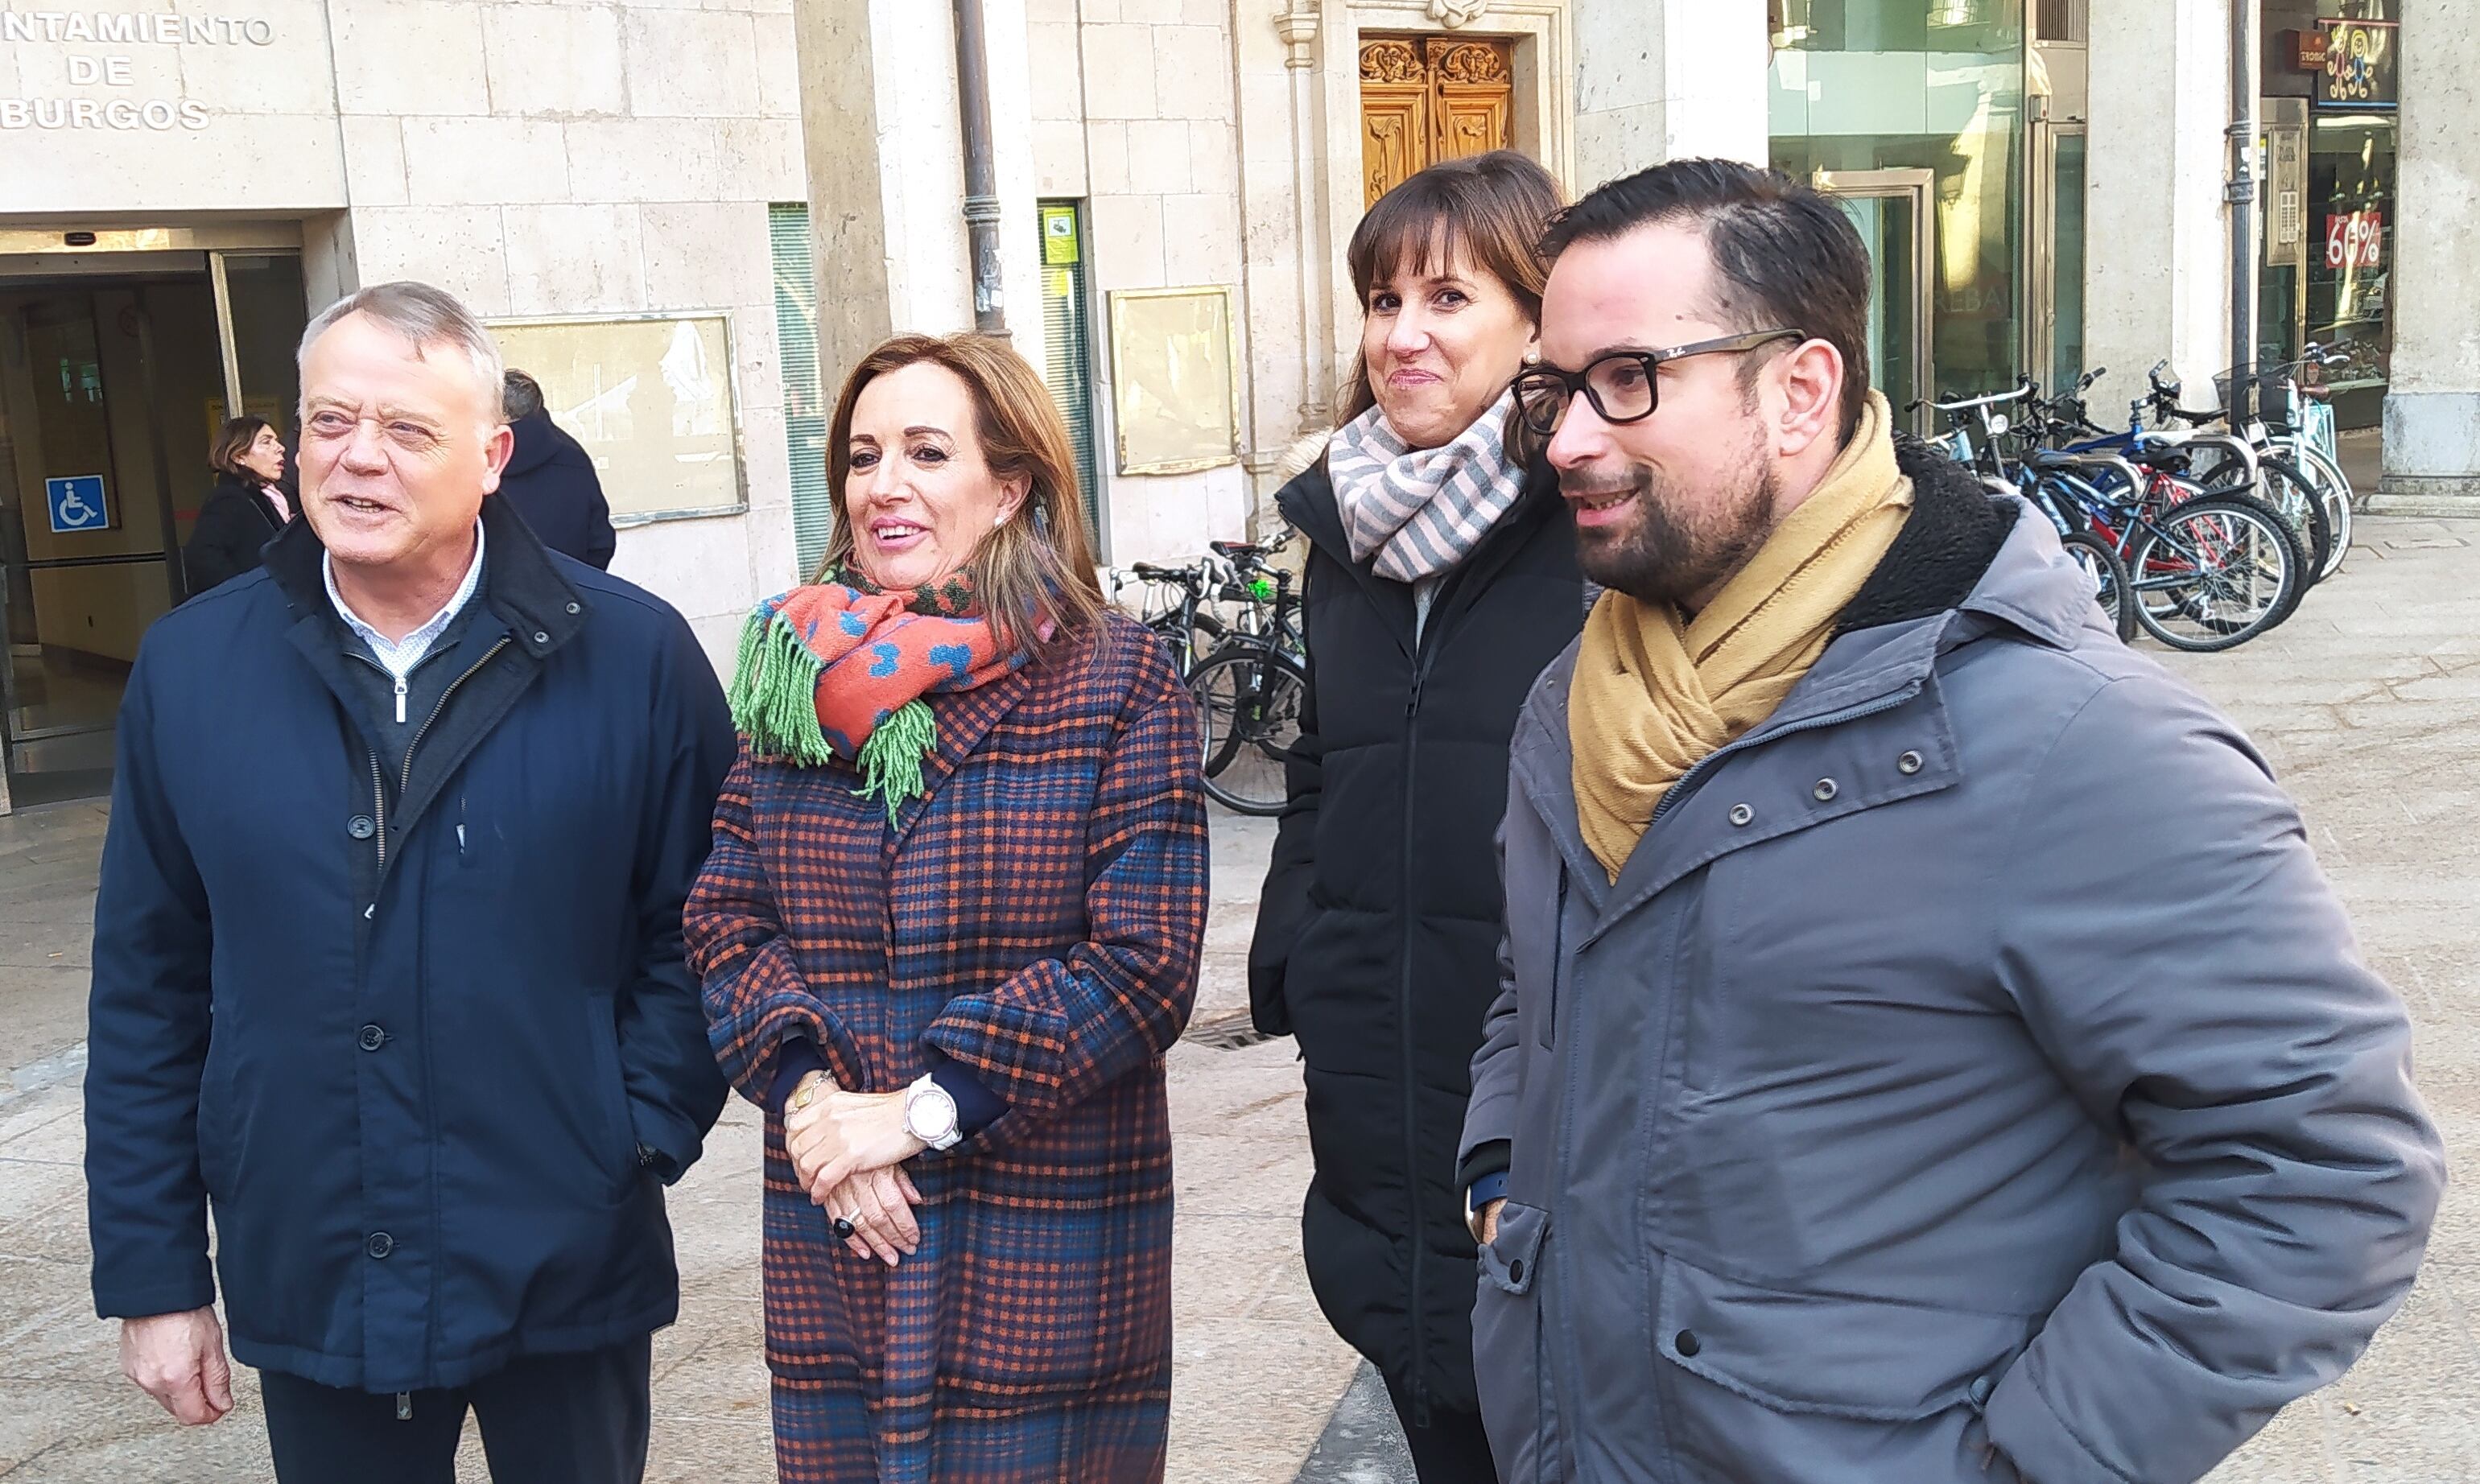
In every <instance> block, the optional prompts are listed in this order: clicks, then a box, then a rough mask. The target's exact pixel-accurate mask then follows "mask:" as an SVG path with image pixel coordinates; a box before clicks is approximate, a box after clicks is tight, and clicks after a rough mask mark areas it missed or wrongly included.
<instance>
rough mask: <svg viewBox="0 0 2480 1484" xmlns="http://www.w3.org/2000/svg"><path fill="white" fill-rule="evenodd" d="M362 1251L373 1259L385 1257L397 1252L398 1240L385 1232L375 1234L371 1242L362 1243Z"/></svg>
mask: <svg viewBox="0 0 2480 1484" xmlns="http://www.w3.org/2000/svg"><path fill="white" fill-rule="evenodd" d="M362 1250H363V1251H365V1252H367V1253H369V1254H370V1255H371V1256H373V1257H385V1256H387V1255H388V1254H389V1253H391V1252H394V1251H395V1250H396V1239H395V1238H393V1237H391V1236H389V1235H388V1234H387V1233H385V1232H373V1233H371V1240H370V1241H366V1242H363V1243H362Z"/></svg>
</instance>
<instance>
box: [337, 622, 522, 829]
mask: <svg viewBox="0 0 2480 1484" xmlns="http://www.w3.org/2000/svg"><path fill="white" fill-rule="evenodd" d="M510 642H511V641H510V640H508V639H507V638H505V637H503V638H502V639H501V640H500V641H499V642H498V643H497V644H494V645H492V646H491V647H490V649H489V650H487V651H485V652H483V655H482V657H481V658H480V659H478V660H476V661H474V663H473V665H472V666H471V667H470V668H468V669H467V670H466V672H465V673H464V674H463V675H460V676H458V677H457V678H454V679H452V680H451V681H449V682H448V688H447V689H446V690H443V691H441V692H440V693H439V701H438V704H435V705H433V706H432V707H431V708H430V714H429V715H428V716H426V717H424V718H423V719H422V726H421V727H420V728H419V729H417V730H416V731H415V732H414V734H413V740H412V741H410V742H407V743H406V744H405V745H404V767H403V769H402V771H401V773H400V775H399V777H398V779H397V785H396V790H397V796H398V797H399V798H402V797H403V796H404V791H405V790H406V789H408V788H410V787H412V786H413V751H414V749H415V748H418V747H420V746H421V745H422V739H423V738H424V737H426V736H428V735H429V734H430V729H431V726H432V725H433V724H434V723H436V722H437V721H438V720H439V718H440V715H441V714H442V713H443V712H445V711H446V710H447V709H448V703H449V700H450V698H452V697H453V696H454V695H455V694H456V691H457V688H458V687H460V686H462V685H463V684H464V683H465V682H466V681H468V680H470V679H472V678H474V677H475V676H477V675H478V674H480V673H481V669H482V667H483V666H484V665H487V664H489V663H490V662H491V661H492V660H494V659H497V658H499V657H500V652H501V651H502V650H504V649H506V648H507V647H508V645H509V643H510ZM349 657H350V658H353V659H358V660H361V662H362V663H363V664H366V665H370V666H371V668H372V669H374V670H377V671H379V672H381V673H382V674H386V675H388V676H390V678H393V679H394V680H395V682H396V719H397V720H398V721H400V722H401V721H403V720H404V695H405V689H406V687H405V680H404V678H403V677H402V676H398V675H396V674H395V673H394V672H392V671H389V670H388V669H387V667H386V666H384V665H378V664H374V663H373V662H372V661H371V660H369V659H367V658H364V657H363V656H362V655H359V654H354V655H350V656H349ZM370 758H371V802H372V810H373V813H374V814H375V816H376V818H377V821H378V846H379V875H380V876H381V877H385V876H386V875H387V852H388V845H387V842H388V833H387V781H386V776H385V775H384V774H383V773H381V772H380V770H379V755H378V754H377V753H375V752H373V753H372V754H371V755H370ZM456 845H457V849H458V850H459V851H462V850H463V849H464V846H465V831H464V826H463V825H462V824H459V825H458V826H457V832H456Z"/></svg>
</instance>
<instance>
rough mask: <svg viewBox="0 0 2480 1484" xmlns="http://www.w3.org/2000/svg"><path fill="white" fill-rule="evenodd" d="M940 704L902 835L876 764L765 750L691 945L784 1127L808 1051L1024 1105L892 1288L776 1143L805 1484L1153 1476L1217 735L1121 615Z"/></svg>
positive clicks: (740, 781) (748, 1087)
mask: <svg viewBox="0 0 2480 1484" xmlns="http://www.w3.org/2000/svg"><path fill="white" fill-rule="evenodd" d="M929 704H930V705H931V707H932V709H933V711H934V712H935V713H936V715H937V720H938V729H939V736H938V747H937V750H936V752H935V753H934V754H933V755H932V756H931V757H930V759H929V761H928V763H927V766H926V769H925V772H924V780H925V782H926V783H927V785H928V793H927V795H926V796H925V797H923V798H920V799H915V800H912V801H910V802H908V803H907V804H905V806H903V808H902V809H901V810H900V811H899V813H898V814H897V815H896V817H895V819H894V820H893V821H892V823H891V822H890V820H889V818H888V815H887V811H886V809H885V807H884V806H883V805H881V804H880V803H879V802H877V801H875V800H872V799H865V798H863V797H861V796H860V795H859V794H858V793H857V792H856V791H855V790H856V787H857V784H858V781H859V780H858V779H857V777H856V776H855V774H854V773H853V771H852V770H851V768H850V767H848V766H846V765H844V764H842V763H840V762H837V763H831V764H829V765H828V766H825V767H817V768H794V767H790V766H788V765H785V764H783V763H779V762H773V761H768V760H766V759H762V758H759V759H753V758H752V757H751V756H750V755H749V752H748V747H747V743H746V740H745V739H744V741H743V745H742V751H741V756H740V758H739V760H738V762H737V763H736V764H735V766H734V768H733V770H732V774H731V776H730V778H729V779H728V780H726V781H725V784H724V788H723V794H722V798H721V801H720V802H719V804H718V805H717V806H716V810H715V819H714V854H713V856H712V857H710V859H709V861H708V862H707V867H706V871H705V873H704V875H703V876H702V877H701V879H700V880H699V883H698V885H697V888H696V890H695V892H694V893H693V894H692V895H691V896H690V899H689V903H688V908H687V911H686V914H685V929H686V935H687V939H688V944H689V962H690V965H691V967H692V968H694V969H695V970H696V971H697V973H698V974H699V976H700V977H701V979H702V981H703V983H704V985H705V993H706V1004H707V1016H708V1023H709V1026H710V1038H711V1040H712V1042H713V1045H714V1050H715V1056H716V1059H717V1060H718V1061H719V1062H721V1063H722V1066H723V1069H724V1071H725V1073H726V1074H727V1075H728V1076H729V1077H730V1078H731V1080H732V1082H733V1085H734V1086H735V1087H737V1088H739V1089H740V1091H741V1092H742V1093H743V1094H744V1095H745V1096H748V1097H749V1098H751V1099H752V1100H753V1101H756V1102H758V1103H760V1105H761V1106H764V1103H765V1100H766V1094H767V1091H768V1087H769V1084H770V1082H771V1080H772V1078H773V1076H774V1073H775V1069H776V1058H777V1052H778V1049H779V1048H780V1047H781V1046H782V1044H783V1043H784V1041H785V1040H786V1038H787V1037H788V1036H808V1037H810V1038H811V1039H812V1040H813V1041H814V1044H815V1045H816V1046H817V1047H818V1049H819V1050H820V1051H821V1052H822V1053H823V1054H824V1056H825V1058H826V1061H827V1062H828V1065H829V1068H830V1069H831V1072H832V1074H833V1076H834V1078H835V1080H836V1083H837V1085H838V1086H839V1087H846V1088H850V1089H853V1090H857V1091H866V1092H885V1091H891V1090H893V1089H895V1088H899V1087H904V1086H905V1085H907V1084H908V1083H910V1082H912V1081H913V1080H914V1079H915V1078H917V1077H918V1076H920V1075H921V1074H922V1073H923V1072H924V1071H925V1070H926V1069H927V1059H926V1053H925V1048H927V1047H936V1048H937V1049H938V1050H939V1051H941V1052H943V1053H944V1054H945V1055H947V1056H949V1057H952V1058H954V1059H955V1060H956V1061H957V1062H961V1063H963V1064H964V1066H965V1067H967V1068H968V1069H969V1070H970V1071H971V1072H973V1073H974V1074H975V1075H976V1076H978V1077H979V1078H980V1079H981V1080H982V1081H983V1082H984V1083H985V1084H987V1085H988V1086H989V1087H991V1089H992V1090H993V1091H995V1092H996V1093H998V1094H999V1095H1000V1096H1001V1097H1003V1098H1004V1099H1005V1100H1006V1102H1007V1104H1008V1112H1007V1113H1004V1114H1003V1115H1002V1116H1001V1117H1000V1118H999V1119H998V1120H997V1121H996V1122H995V1123H993V1124H992V1125H990V1126H989V1127H988V1128H986V1129H985V1130H983V1131H982V1132H981V1133H980V1134H979V1135H977V1136H976V1137H974V1138H973V1139H969V1140H967V1141H966V1142H965V1143H963V1144H961V1145H959V1146H957V1147H956V1148H955V1149H954V1150H952V1151H950V1152H948V1153H945V1154H937V1153H933V1154H926V1155H923V1156H921V1157H920V1158H918V1159H917V1160H916V1161H914V1162H913V1163H912V1164H911V1165H910V1166H909V1169H910V1172H911V1173H912V1174H913V1176H914V1180H915V1183H916V1185H917V1186H918V1187H919V1189H920V1191H921V1194H922V1197H923V1202H924V1204H923V1205H922V1207H921V1208H920V1209H919V1210H918V1212H917V1217H918V1219H919V1221H920V1225H921V1234H922V1238H921V1245H920V1249H919V1251H918V1252H917V1253H916V1254H915V1255H913V1256H911V1257H908V1258H906V1259H904V1261H903V1263H902V1265H901V1266H900V1267H896V1268H894V1269H889V1268H888V1267H884V1266H882V1265H881V1264H879V1263H878V1262H876V1261H874V1260H866V1259H863V1258H859V1257H855V1256H853V1255H852V1254H851V1252H849V1251H848V1250H847V1249H846V1248H845V1247H844V1246H843V1245H842V1244H841V1243H839V1242H836V1241H833V1240H832V1238H831V1237H830V1235H829V1233H828V1232H827V1229H826V1222H827V1216H826V1215H825V1214H824V1213H823V1212H821V1211H820V1210H819V1209H818V1208H817V1207H816V1206H814V1205H812V1204H811V1202H810V1200H809V1198H808V1196H807V1194H806V1193H805V1192H803V1191H802V1190H800V1189H799V1188H798V1187H797V1185H796V1184H795V1182H794V1178H793V1174H792V1167H791V1164H790V1163H789V1161H788V1159H787V1157H786V1155H785V1151H784V1129H783V1124H782V1122H781V1120H780V1119H779V1118H778V1117H777V1116H776V1115H775V1114H774V1113H773V1112H772V1111H770V1112H769V1114H768V1117H767V1121H766V1156H765V1259H764V1291H765V1319H766V1359H767V1364H768V1366H769V1368H770V1369H772V1370H773V1372H774V1375H775V1393H776V1398H775V1399H776V1452H777V1459H778V1464H779V1468H780V1470H781V1475H782V1477H783V1478H784V1479H785V1480H787V1481H789V1484H803V1481H811V1480H828V1479H833V1480H839V1481H841V1480H868V1479H877V1480H881V1481H885V1484H896V1481H910V1480H930V1479H937V1480H942V1481H947V1480H959V1481H969V1480H994V1481H996V1480H1006V1481H1008V1484H1023V1481H1036V1480H1061V1481H1067V1480H1076V1481H1084V1480H1094V1479H1111V1480H1121V1479H1131V1480H1142V1479H1159V1478H1161V1476H1162V1471H1163V1455H1164V1441H1165V1434H1166V1429H1167V1424H1168V1419H1169V1412H1170V1399H1171V1360H1172V1325H1171V1256H1172V1149H1171V1124H1170V1115H1169V1111H1168V1108H1167V1105H1166V1102H1165V1097H1164V1087H1163V1058H1164V1055H1165V1054H1166V1053H1167V1052H1168V1051H1169V1050H1170V1048H1171V1046H1172V1044H1173V1043H1174V1042H1175V1040H1176V1039H1177V1038H1178V1036H1179V1034H1180V1032H1181V1030H1182V1029H1183V1027H1184V1026H1185V1025H1186V1023H1187V1019H1188V1014H1189V1010H1190V1007H1191V1004H1192V1002H1193V1000H1194V998H1195V994H1196V988H1197V971H1198V959H1199V951H1200V946H1201V939H1202V937H1203V934H1204V924H1205V914H1206V903H1207V894H1206V861H1207V842H1206V829H1205V811H1204V803H1203V798H1202V793H1201V787H1200V783H1199V778H1198V769H1199V740H1198V729H1197V717H1196V713H1195V709H1194V706H1193V704H1192V702H1191V701H1190V698H1189V695H1188V692H1187V690H1186V688H1185V687H1184V686H1183V685H1182V684H1181V683H1180V680H1179V678H1178V676H1177V675H1176V673H1175V671H1174V670H1173V668H1172V666H1171V663H1170V661H1169V659H1168V657H1167V656H1166V655H1165V654H1164V653H1163V652H1162V649H1161V647H1160V646H1159V644H1157V643H1156V642H1155V641H1154V639H1153V638H1152V636H1151V635H1150V634H1149V633H1147V632H1146V631H1145V629H1143V628H1142V627H1139V626H1137V625H1136V624H1134V623H1132V622H1129V621H1127V620H1125V619H1123V618H1121V617H1119V616H1117V615H1112V616H1109V617H1107V618H1105V620H1104V621H1103V622H1102V623H1101V625H1100V626H1098V628H1097V629H1096V630H1095V631H1094V632H1093V633H1091V634H1090V635H1088V636H1086V637H1085V638H1083V639H1081V640H1079V641H1076V642H1075V643H1074V644H1073V645H1072V646H1071V647H1069V648H1067V649H1066V651H1065V652H1062V653H1060V654H1058V655H1056V656H1055V657H1053V658H1050V659H1047V660H1045V661H1041V662H1038V663H1036V664H1033V665H1030V666H1027V667H1026V668H1024V669H1022V670H1020V671H1018V672H1016V673H1014V674H1012V675H1008V676H1004V677H1001V678H997V679H995V680H993V681H991V682H990V683H988V684H985V685H982V686H980V687H978V688H976V689H973V690H970V691H966V692H962V693H959V694H955V695H944V696H936V697H932V698H930V702H929Z"/></svg>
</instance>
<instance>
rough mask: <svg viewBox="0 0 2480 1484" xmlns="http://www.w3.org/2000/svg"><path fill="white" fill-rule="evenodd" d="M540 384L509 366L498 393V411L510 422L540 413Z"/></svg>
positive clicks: (541, 393)
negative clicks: (505, 379) (504, 380)
mask: <svg viewBox="0 0 2480 1484" xmlns="http://www.w3.org/2000/svg"><path fill="white" fill-rule="evenodd" d="M542 407H543V391H542V383H541V382H539V381H536V380H535V379H534V378H532V377H531V376H529V375H527V374H526V373H525V372H524V371H519V370H517V369H516V368H515V367H513V366H511V367H509V368H508V376H507V381H506V383H505V384H504V386H503V388H502V389H501V392H500V410H501V412H502V413H503V414H504V416H505V417H506V418H507V420H508V421H509V422H517V421H518V420H520V419H523V418H530V417H532V416H533V415H534V414H535V413H538V412H540V411H542Z"/></svg>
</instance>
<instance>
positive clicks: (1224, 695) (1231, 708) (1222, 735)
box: [1188, 542, 1309, 818]
mask: <svg viewBox="0 0 2480 1484" xmlns="http://www.w3.org/2000/svg"><path fill="white" fill-rule="evenodd" d="M1213 550H1214V551H1215V553H1216V554H1218V555H1220V556H1221V557H1222V558H1223V559H1224V560H1226V561H1227V562H1228V563H1229V564H1230V565H1231V567H1232V569H1233V573H1234V577H1235V581H1234V583H1233V584H1232V586H1233V587H1236V588H1237V589H1238V595H1237V596H1238V597H1240V598H1241V599H1243V600H1245V601H1244V603H1243V606H1242V608H1241V610H1240V620H1239V622H1238V623H1236V624H1234V625H1232V626H1230V627H1227V630H1226V633H1225V637H1224V640H1223V642H1222V643H1221V644H1220V645H1219V646H1217V647H1216V649H1215V651H1214V652H1212V653H1211V654H1208V655H1207V656H1206V657H1205V658H1204V659H1202V660H1200V661H1199V662H1198V664H1197V666H1196V668H1195V669H1193V670H1191V671H1190V672H1189V675H1188V689H1189V694H1190V695H1191V696H1193V697H1195V698H1196V701H1197V708H1198V721H1199V727H1200V730H1201V732H1202V734H1203V750H1204V759H1203V760H1204V774H1205V779H1204V781H1205V792H1206V795H1207V796H1208V797H1209V798H1211V799H1213V800H1214V801H1215V802H1216V803H1218V804H1220V805H1222V806H1224V807H1226V808H1227V809H1230V810H1232V811H1233V812H1235V813H1240V814H1250V815H1255V816H1258V817H1261V818H1262V817H1265V816H1269V815H1274V814H1279V813H1280V812H1282V808H1283V805H1284V803H1285V802H1286V801H1287V800H1288V799H1289V797H1290V790H1289V780H1288V777H1287V769H1286V764H1287V763H1288V762H1289V761H1290V759H1291V755H1292V748H1293V746H1294V744H1296V743H1298V742H1299V740H1300V734H1301V716H1302V713H1303V711H1304V709H1305V706H1306V705H1307V703H1308V686H1309V679H1308V669H1307V666H1306V662H1305V660H1306V646H1305V641H1304V639H1303V636H1302V633H1301V628H1300V623H1299V612H1300V599H1299V597H1298V595H1297V594H1295V593H1294V591H1293V585H1292V575H1291V574H1290V573H1289V572H1285V571H1283V570H1282V569H1280V568H1278V567H1274V566H1271V565H1269V564H1268V562H1267V557H1268V556H1269V554H1270V553H1271V549H1270V548H1267V547H1259V546H1251V545H1248V544H1245V543H1240V542H1217V543H1215V545H1214V548H1213Z"/></svg>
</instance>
